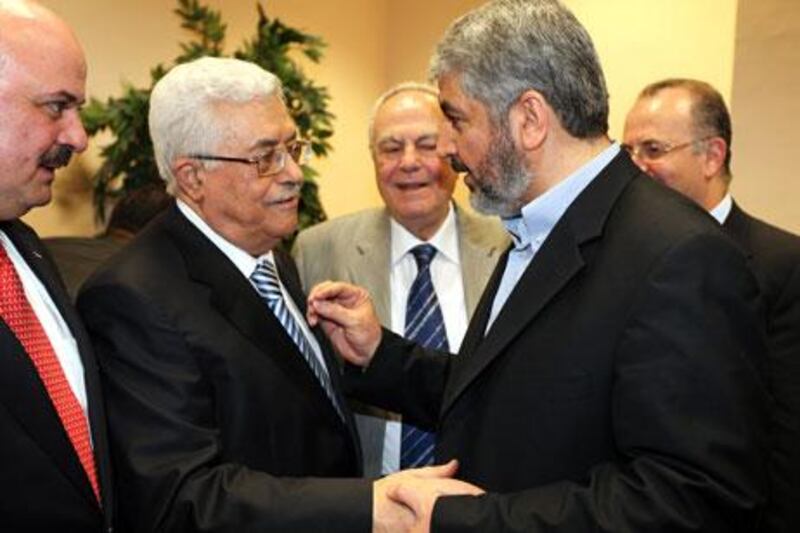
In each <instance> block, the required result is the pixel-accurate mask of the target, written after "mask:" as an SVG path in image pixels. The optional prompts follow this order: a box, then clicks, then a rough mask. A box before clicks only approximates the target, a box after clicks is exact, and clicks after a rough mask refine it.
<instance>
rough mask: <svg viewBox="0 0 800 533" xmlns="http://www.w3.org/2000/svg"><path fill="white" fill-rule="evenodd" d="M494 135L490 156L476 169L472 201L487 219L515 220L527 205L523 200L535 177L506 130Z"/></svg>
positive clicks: (502, 129)
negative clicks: (488, 216)
mask: <svg viewBox="0 0 800 533" xmlns="http://www.w3.org/2000/svg"><path fill="white" fill-rule="evenodd" d="M495 131H496V132H498V133H495V135H493V136H492V142H491V148H490V150H489V153H488V154H486V157H485V158H484V159H483V161H481V163H480V165H479V166H478V168H477V169H475V174H474V175H473V178H474V180H473V181H474V182H475V187H474V188H473V189H472V190H471V191H470V196H469V201H470V204H471V205H472V207H473V208H474V209H475V210H476V211H479V212H481V213H483V214H485V215H498V216H500V217H503V218H507V217H513V216H516V215H518V214H519V212H520V210H521V209H522V207H523V206H524V205H525V201H524V200H523V196H524V195H525V192H526V191H527V190H528V185H529V184H530V182H531V180H532V179H533V175H532V174H531V173H530V172H529V171H528V170H527V169H526V168H525V166H524V165H523V164H522V161H521V158H520V157H519V155H518V154H517V151H516V149H515V148H514V143H513V142H512V141H511V138H510V137H509V135H508V132H507V130H506V128H504V127H502V126H501V127H499V128H497V129H496V130H495Z"/></svg>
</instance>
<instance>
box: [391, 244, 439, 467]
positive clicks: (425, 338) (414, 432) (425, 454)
mask: <svg viewBox="0 0 800 533" xmlns="http://www.w3.org/2000/svg"><path fill="white" fill-rule="evenodd" d="M411 253H412V254H413V255H414V259H415V260H416V261H417V277H416V279H414V283H412V284H411V289H410V290H409V292H408V302H407V303H406V327H405V337H406V338H407V339H412V340H415V341H417V342H418V343H419V344H421V345H423V346H425V347H427V348H433V349H436V350H444V351H448V350H449V349H450V347H449V345H448V343H447V332H446V331H445V328H444V318H443V317H442V310H441V308H440V307H439V299H438V298H437V297H436V291H435V290H434V288H433V279H432V278H431V261H432V260H433V256H435V255H436V248H434V247H433V246H432V245H430V244H420V245H418V246H415V247H414V248H412V249H411ZM435 444H436V440H435V436H434V434H433V433H431V432H429V431H424V430H422V429H419V428H417V427H415V426H413V425H412V424H408V423H406V422H403V429H402V440H401V443H400V468H415V467H418V466H425V465H429V464H432V463H433V448H434V445H435Z"/></svg>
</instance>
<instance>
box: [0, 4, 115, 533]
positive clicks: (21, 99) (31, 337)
mask: <svg viewBox="0 0 800 533" xmlns="http://www.w3.org/2000/svg"><path fill="white" fill-rule="evenodd" d="M85 85H86V62H85V59H84V54H83V50H82V49H81V46H80V44H79V43H78V42H77V40H76V38H75V35H74V34H73V32H72V30H71V29H70V28H69V27H67V25H66V24H65V23H64V22H63V21H62V20H60V19H59V18H58V17H57V16H56V15H55V14H54V13H52V12H50V11H49V10H47V9H45V8H43V7H42V6H40V5H38V4H36V3H33V2H27V1H20V0H0V434H2V437H1V438H0V486H1V487H2V489H0V517H2V518H0V523H1V524H2V526H0V528H2V529H3V530H7V531H76V532H100V531H110V530H111V523H112V511H113V508H114V502H113V499H112V491H111V478H110V470H109V459H108V457H109V456H108V451H107V446H108V444H107V438H106V427H105V415H104V412H103V401H102V398H101V396H100V383H99V381H100V378H99V374H98V370H97V366H96V363H95V361H94V357H93V355H92V351H91V345H90V343H89V339H88V337H87V335H86V332H85V331H84V329H83V327H82V325H81V323H80V321H79V318H78V315H77V313H76V312H75V310H74V309H73V308H72V307H71V303H70V299H69V297H68V295H67V293H66V291H65V289H64V285H63V283H62V281H61V279H60V278H59V276H58V274H57V271H56V268H55V266H54V265H53V263H52V261H51V260H50V257H49V255H48V254H47V252H46V251H45V249H44V246H43V245H42V243H41V242H40V241H39V239H38V237H37V236H36V234H35V233H34V231H33V230H32V229H31V228H30V227H28V226H27V225H25V224H24V223H23V222H21V221H20V220H19V217H21V216H22V215H24V214H25V213H27V212H28V211H29V210H30V209H32V208H34V207H38V206H41V205H45V204H47V203H48V202H49V201H50V199H51V195H52V183H53V179H54V174H55V171H56V169H58V168H59V167H63V166H65V165H66V164H67V163H68V162H69V160H70V157H71V155H72V154H73V153H74V152H82V151H83V150H84V149H85V148H86V143H87V138H86V132H85V131H84V129H83V125H82V124H81V121H80V116H79V114H78V110H79V108H80V106H81V105H82V104H83V101H84V91H85Z"/></svg>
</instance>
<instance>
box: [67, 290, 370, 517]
mask: <svg viewBox="0 0 800 533" xmlns="http://www.w3.org/2000/svg"><path fill="white" fill-rule="evenodd" d="M78 305H79V309H80V311H81V313H82V315H83V317H84V320H85V322H86V325H87V327H88V329H89V331H90V333H91V335H92V338H93V342H94V344H95V348H96V350H97V354H98V357H99V360H100V363H101V370H102V373H103V376H104V385H105V392H106V398H107V404H108V417H109V433H110V436H111V443H112V458H113V461H114V465H115V466H116V467H117V468H118V469H117V470H116V471H115V474H116V483H117V488H118V494H119V501H125V504H124V505H120V509H119V511H120V513H119V515H120V516H119V518H120V523H121V524H122V525H124V526H126V527H125V528H124V529H125V530H126V531H128V530H129V531H137V532H138V531H141V532H152V531H341V532H349V531H369V530H370V528H371V510H372V503H371V498H372V495H371V491H372V487H371V482H369V481H367V480H359V479H321V478H286V477H277V476H273V475H270V474H269V473H268V472H264V471H257V470H254V469H251V468H248V467H246V466H244V465H242V464H240V463H237V462H236V458H235V457H228V456H226V455H224V453H223V449H224V447H223V445H222V442H221V439H222V438H223V432H222V431H221V428H220V427H219V426H220V422H219V419H220V417H224V413H219V412H217V410H216V406H215V403H214V390H212V388H211V385H210V383H209V382H208V381H207V380H205V379H204V378H203V368H202V366H203V364H204V354H203V353H202V352H200V351H198V350H197V349H195V350H192V349H190V347H189V343H190V342H191V339H187V338H184V337H183V334H182V333H179V332H178V331H179V330H178V328H176V327H174V325H173V324H172V323H171V320H172V319H171V318H170V317H168V316H163V314H162V313H161V312H159V310H158V309H159V308H158V306H157V305H154V304H153V303H152V302H147V301H145V297H144V296H141V295H140V294H138V293H136V292H135V291H133V290H130V289H128V288H126V287H123V286H120V285H117V284H110V285H98V284H94V285H93V286H92V287H91V288H89V289H87V290H85V291H84V292H82V293H81V295H80V298H79V302H78ZM177 320H179V318H178V319H177Z"/></svg>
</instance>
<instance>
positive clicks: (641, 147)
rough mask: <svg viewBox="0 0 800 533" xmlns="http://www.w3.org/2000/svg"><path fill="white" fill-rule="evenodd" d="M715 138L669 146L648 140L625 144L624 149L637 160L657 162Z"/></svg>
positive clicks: (708, 137)
mask: <svg viewBox="0 0 800 533" xmlns="http://www.w3.org/2000/svg"><path fill="white" fill-rule="evenodd" d="M713 137H714V136H713V135H709V136H707V137H701V138H700V139H693V140H691V141H687V142H685V143H680V144H669V143H666V142H661V141H656V140H647V141H642V142H640V143H636V144H623V145H622V148H624V149H625V150H627V152H628V153H629V154H631V156H632V157H635V158H636V159H639V160H642V161H655V160H656V159H661V158H662V157H664V156H665V155H667V154H669V153H671V152H676V151H678V150H682V149H684V148H686V147H687V146H692V145H693V144H696V143H700V142H703V141H707V140H709V139H711V138H713Z"/></svg>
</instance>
